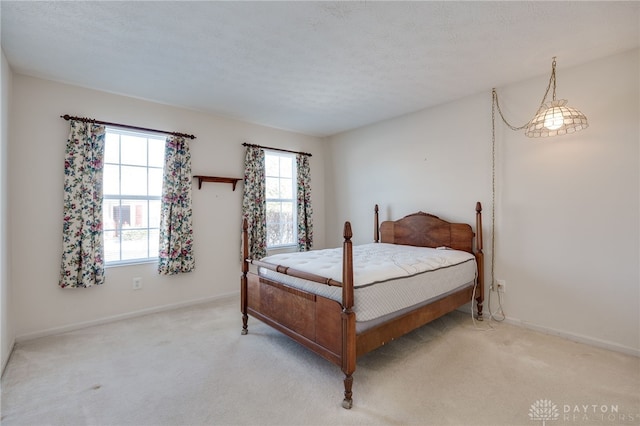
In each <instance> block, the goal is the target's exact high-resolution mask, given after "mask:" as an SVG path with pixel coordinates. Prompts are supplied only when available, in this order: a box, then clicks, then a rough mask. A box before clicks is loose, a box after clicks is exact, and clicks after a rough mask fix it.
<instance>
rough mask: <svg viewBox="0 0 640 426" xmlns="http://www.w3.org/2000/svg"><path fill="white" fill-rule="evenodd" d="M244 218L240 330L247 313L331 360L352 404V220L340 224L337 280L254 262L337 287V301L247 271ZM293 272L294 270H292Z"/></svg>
mask: <svg viewBox="0 0 640 426" xmlns="http://www.w3.org/2000/svg"><path fill="white" fill-rule="evenodd" d="M247 228H248V224H247V221H246V219H245V220H244V222H243V225H242V229H243V232H242V234H243V240H242V241H243V261H242V278H241V282H240V305H241V306H240V309H241V311H242V334H247V332H248V326H247V322H248V319H249V314H251V316H253V317H254V318H257V319H259V320H261V321H263V322H264V323H266V324H269V325H270V326H271V327H273V328H275V329H276V330H279V331H281V332H282V333H284V334H286V335H287V336H289V337H290V338H292V339H293V340H295V341H296V342H298V343H300V344H301V345H303V346H305V347H307V348H309V349H310V350H312V351H313V352H315V353H317V354H318V355H320V356H322V357H323V358H325V359H327V360H329V361H330V362H332V363H334V364H336V365H337V366H339V367H340V368H341V369H342V372H343V373H344V375H345V377H344V400H343V401H342V406H343V407H345V408H351V406H352V404H353V400H352V398H351V397H352V391H351V387H352V384H353V373H354V371H355V369H356V314H355V313H354V312H353V310H352V308H353V254H352V251H353V247H352V243H351V237H352V232H351V224H350V223H349V222H346V223H345V226H344V246H343V262H342V278H343V280H342V283H337V282H335V281H332V280H327V279H324V278H322V277H319V276H317V275H313V274H305V273H300V272H299V271H294V270H291V269H290V268H284V267H280V266H277V265H276V266H275V267H274V265H268V264H265V263H263V262H259V261H258V262H255V263H256V264H259V265H261V266H264V267H269V268H273V269H274V270H275V271H277V272H281V273H285V274H291V275H297V276H299V277H300V278H304V279H309V280H312V281H318V282H322V283H324V284H326V285H337V286H340V287H342V303H338V302H336V301H334V300H331V299H328V298H326V297H323V296H319V295H316V294H313V293H309V292H306V291H303V290H300V289H296V288H293V287H289V286H287V285H286V284H283V283H279V282H276V281H274V280H270V279H268V278H265V277H261V276H259V275H258V274H255V273H252V272H250V271H249V262H251V260H250V259H249V253H248V245H249V244H248V243H249V242H248V233H247ZM296 272H297V273H296Z"/></svg>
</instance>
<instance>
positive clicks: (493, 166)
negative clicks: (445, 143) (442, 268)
mask: <svg viewBox="0 0 640 426" xmlns="http://www.w3.org/2000/svg"><path fill="white" fill-rule="evenodd" d="M496 107H497V108H498V112H500V116H501V117H502V121H504V122H505V124H506V125H507V126H509V127H510V128H512V129H514V130H519V129H517V128H514V127H512V126H511V125H510V124H509V123H507V121H506V120H505V119H504V117H503V116H502V111H500V105H499V104H498V94H497V93H496V89H493V99H492V102H491V286H490V288H489V299H488V301H487V305H488V309H489V321H491V320H494V321H498V322H501V321H504V320H505V319H506V317H507V316H506V315H505V313H504V309H503V308H502V298H501V297H500V295H499V294H498V307H499V310H498V313H499V314H500V315H502V318H496V317H495V315H494V314H493V310H492V309H491V293H493V288H494V287H493V285H494V283H495V267H496ZM524 127H526V124H525V125H524V126H522V127H521V128H524Z"/></svg>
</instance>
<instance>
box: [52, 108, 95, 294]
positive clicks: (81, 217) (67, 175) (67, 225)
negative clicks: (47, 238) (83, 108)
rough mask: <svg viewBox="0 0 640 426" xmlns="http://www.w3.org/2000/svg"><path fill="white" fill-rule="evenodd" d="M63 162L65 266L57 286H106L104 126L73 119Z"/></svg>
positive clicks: (63, 252)
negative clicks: (103, 194) (103, 171)
mask: <svg viewBox="0 0 640 426" xmlns="http://www.w3.org/2000/svg"><path fill="white" fill-rule="evenodd" d="M70 124H71V132H70V133H69V138H68V139H67V147H66V152H65V162H64V200H63V215H64V218H63V225H62V264H61V269H60V280H59V282H58V285H59V286H60V287H62V288H66V287H91V286H94V285H100V284H103V283H104V242H103V238H102V169H103V157H104V138H105V127H104V126H102V125H98V124H94V123H85V122H82V121H75V120H71V121H70Z"/></svg>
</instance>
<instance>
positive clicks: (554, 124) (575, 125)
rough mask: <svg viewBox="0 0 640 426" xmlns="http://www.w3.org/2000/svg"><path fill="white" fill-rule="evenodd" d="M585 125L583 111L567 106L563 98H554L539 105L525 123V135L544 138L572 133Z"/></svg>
mask: <svg viewBox="0 0 640 426" xmlns="http://www.w3.org/2000/svg"><path fill="white" fill-rule="evenodd" d="M587 127H589V123H588V122H587V117H585V115H584V114H583V113H581V112H580V111H578V110H577V109H575V108H571V107H569V106H567V101H566V100H565V99H558V100H555V99H554V100H553V101H551V102H547V103H545V104H543V105H542V106H541V107H540V109H539V110H538V112H537V113H536V115H535V117H533V119H531V121H530V122H529V123H528V124H527V127H526V130H525V135H527V136H528V137H530V138H546V137H549V136H561V135H566V134H569V133H574V132H577V131H578V130H582V129H586V128H587Z"/></svg>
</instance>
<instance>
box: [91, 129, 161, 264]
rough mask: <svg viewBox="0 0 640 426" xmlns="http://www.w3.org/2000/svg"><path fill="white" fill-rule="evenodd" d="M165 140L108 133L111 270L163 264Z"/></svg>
mask: <svg viewBox="0 0 640 426" xmlns="http://www.w3.org/2000/svg"><path fill="white" fill-rule="evenodd" d="M164 145H165V140H164V137H161V136H157V135H153V134H145V133H139V132H131V131H125V130H120V129H115V128H109V127H107V129H106V135H105V152H104V176H103V211H102V214H103V219H104V220H103V230H104V256H105V263H106V265H114V264H126V263H139V262H145V261H151V260H154V261H155V260H157V259H158V246H159V233H160V231H159V228H160V198H161V196H162V171H163V166H164Z"/></svg>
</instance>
